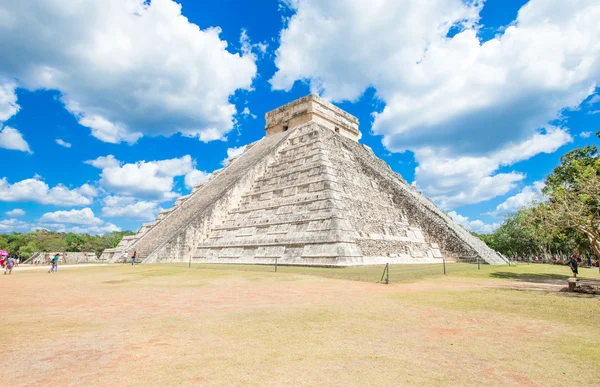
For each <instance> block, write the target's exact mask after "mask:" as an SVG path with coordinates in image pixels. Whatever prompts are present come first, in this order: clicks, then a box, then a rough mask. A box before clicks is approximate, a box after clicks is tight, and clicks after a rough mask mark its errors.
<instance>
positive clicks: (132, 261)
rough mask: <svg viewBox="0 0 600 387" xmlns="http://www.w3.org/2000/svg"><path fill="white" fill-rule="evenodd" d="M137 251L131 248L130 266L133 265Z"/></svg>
mask: <svg viewBox="0 0 600 387" xmlns="http://www.w3.org/2000/svg"><path fill="white" fill-rule="evenodd" d="M136 253H137V251H135V250H133V254H131V266H133V265H135V256H136Z"/></svg>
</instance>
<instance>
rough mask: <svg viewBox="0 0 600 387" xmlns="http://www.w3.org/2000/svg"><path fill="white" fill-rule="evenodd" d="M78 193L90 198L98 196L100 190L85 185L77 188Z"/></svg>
mask: <svg viewBox="0 0 600 387" xmlns="http://www.w3.org/2000/svg"><path fill="white" fill-rule="evenodd" d="M77 192H79V193H80V194H82V195H83V196H87V197H90V198H94V197H96V196H98V190H97V189H96V187H93V186H91V185H89V184H84V185H82V186H81V187H79V188H77Z"/></svg>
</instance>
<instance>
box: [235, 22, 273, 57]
mask: <svg viewBox="0 0 600 387" xmlns="http://www.w3.org/2000/svg"><path fill="white" fill-rule="evenodd" d="M240 44H241V46H242V52H243V53H244V54H245V55H248V56H254V57H255V56H256V55H255V53H256V54H258V55H259V56H263V55H264V54H266V53H267V48H268V47H269V44H268V43H265V42H259V43H252V40H251V39H250V37H249V36H248V31H246V30H245V29H242V33H241V34H240Z"/></svg>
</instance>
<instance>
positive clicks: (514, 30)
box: [0, 0, 600, 233]
mask: <svg viewBox="0 0 600 387" xmlns="http://www.w3.org/2000/svg"><path fill="white" fill-rule="evenodd" d="M84 3H85V4H79V5H73V3H71V2H69V1H67V0H53V1H43V2H40V3H39V4H38V6H37V7H32V8H33V11H32V10H31V9H30V7H25V6H24V5H19V4H15V2H12V1H9V0H0V47H2V50H3V53H2V58H4V59H3V60H2V61H0V128H1V129H0V130H1V131H0V160H1V162H0V179H2V180H0V232H11V231H28V230H31V229H34V228H36V227H45V228H48V229H53V230H60V231H69V230H72V231H76V232H91V233H103V232H107V231H113V230H118V229H121V230H136V229H137V228H138V227H139V226H140V225H141V224H142V223H144V222H147V221H149V220H151V219H153V218H154V216H155V215H156V213H157V212H158V211H159V210H160V209H161V208H169V207H170V206H171V205H172V203H173V201H174V200H175V198H176V197H177V196H178V195H184V194H187V193H188V192H189V191H190V187H191V186H192V185H193V184H194V183H198V182H201V181H203V180H205V179H206V178H208V176H209V175H210V173H211V172H212V171H213V170H215V169H218V168H221V167H222V163H223V162H224V160H225V159H226V158H227V157H228V155H234V154H235V153H236V151H237V152H239V151H240V150H241V149H242V148H240V147H242V146H243V145H245V144H247V143H250V142H253V141H256V140H258V139H260V138H262V137H263V136H264V114H265V112H267V111H269V110H271V109H274V108H276V107H278V106H280V105H282V104H285V103H287V102H289V101H291V100H293V99H296V98H299V97H301V96H303V95H306V94H308V93H310V92H317V93H319V94H321V95H322V96H323V97H324V98H326V99H329V100H331V101H332V102H334V103H336V104H337V105H338V106H340V107H341V108H342V109H344V110H346V111H348V112H350V113H351V114H353V115H355V116H357V117H358V118H359V120H360V129H361V131H362V133H363V137H362V140H361V142H363V143H365V144H367V145H369V146H370V147H371V148H373V149H374V151H375V153H376V154H377V155H378V156H379V157H381V158H383V159H384V160H385V161H386V162H387V163H388V164H389V165H390V166H391V167H392V168H393V169H394V170H395V171H396V172H398V173H400V174H401V175H402V176H403V177H404V178H405V179H406V180H407V181H409V182H414V184H415V185H416V186H417V187H419V189H421V190H422V191H423V192H424V193H425V194H426V195H427V196H429V197H431V198H433V199H434V200H435V201H436V202H437V203H438V204H439V205H440V206H442V208H444V209H445V210H446V211H448V212H449V213H450V214H451V215H452V216H453V217H454V218H455V219H456V220H457V221H459V222H460V223H462V224H463V225H465V226H466V227H467V228H470V229H472V230H473V231H478V232H489V231H491V230H493V229H494V228H495V227H497V226H498V225H499V224H501V223H502V219H503V217H504V216H505V215H506V214H507V213H509V212H511V211H515V210H517V209H518V208H519V207H520V206H522V205H526V204H527V203H528V202H529V201H531V200H533V199H536V198H539V192H538V191H539V188H540V187H541V186H542V185H541V184H542V183H541V182H542V181H543V179H544V177H545V176H546V175H547V174H548V173H550V172H551V171H552V169H553V168H554V167H555V166H556V165H557V163H558V162H559V158H560V155H562V154H564V153H565V152H566V151H568V150H569V149H573V148H575V147H578V146H582V145H585V144H588V143H594V142H595V143H598V140H597V137H595V134H594V133H595V132H596V131H598V130H600V95H599V94H598V93H599V91H600V90H599V89H598V88H597V87H596V86H597V84H598V81H599V80H600V48H599V47H598V45H597V42H598V41H600V27H598V23H597V20H598V18H599V17H600V5H599V4H598V3H597V2H596V1H591V0H590V1H585V0H581V1H574V2H570V3H569V4H565V2H563V1H559V0H554V1H537V0H532V1H530V2H527V1H507V0H502V1H501V0H488V1H485V2H473V1H468V2H464V1H461V0H439V1H438V2H437V3H436V2H430V4H427V5H424V4H423V3H422V2H419V1H417V0H405V1H394V0H372V1H364V0H343V1H341V0H340V1H335V2H329V1H317V0H293V1H292V0H290V1H285V2H284V1H276V0H269V1H267V0H262V1H253V2H247V1H237V0H228V1H225V0H224V1H218V2H204V1H191V0H186V1H179V2H174V1H172V0H153V1H151V2H148V3H149V4H146V3H145V2H143V1H141V0H127V1H121V0H107V1H97V2H84ZM179 5H180V6H181V7H180V6H179ZM575 20H577V22H575ZM59 142H61V143H62V145H61V144H59ZM65 145H66V146H65ZM165 160H170V161H168V162H166V161H165Z"/></svg>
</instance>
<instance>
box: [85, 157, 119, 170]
mask: <svg viewBox="0 0 600 387" xmlns="http://www.w3.org/2000/svg"><path fill="white" fill-rule="evenodd" d="M84 163H86V164H89V165H91V166H93V167H96V168H99V169H104V168H117V167H120V166H121V162H120V161H119V160H117V159H116V158H115V156H113V155H108V156H100V157H98V158H96V159H94V160H87V161H84Z"/></svg>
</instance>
